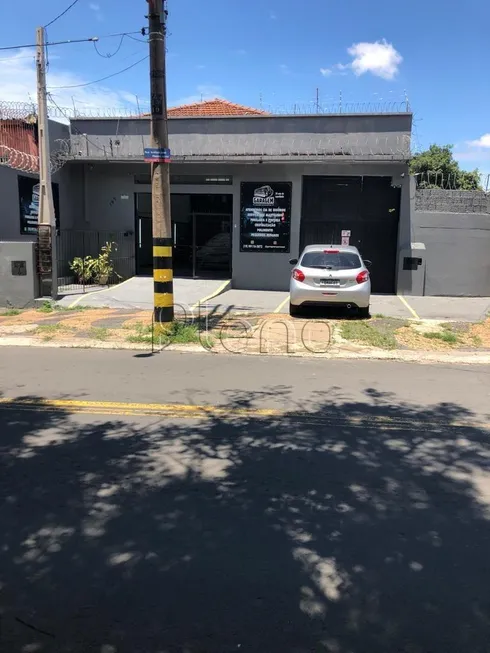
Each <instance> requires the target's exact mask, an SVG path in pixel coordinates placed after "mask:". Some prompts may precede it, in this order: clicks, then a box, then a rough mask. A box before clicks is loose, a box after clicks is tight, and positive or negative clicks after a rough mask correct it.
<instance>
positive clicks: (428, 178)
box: [414, 170, 490, 193]
mask: <svg viewBox="0 0 490 653" xmlns="http://www.w3.org/2000/svg"><path fill="white" fill-rule="evenodd" d="M467 175H472V173H471V172H470V173H466V174H465V171H460V172H457V173H444V172H440V171H430V170H428V171H426V172H421V173H417V174H416V175H414V176H415V180H416V184H417V188H418V189H420V190H424V189H425V190H431V189H433V190H437V189H442V190H461V191H465V190H483V191H484V192H486V193H488V192H490V174H487V173H479V174H478V175H477V179H476V182H477V184H478V186H479V188H475V189H471V188H466V189H464V188H462V186H464V185H465V176H466V179H468V177H467ZM466 185H467V182H466Z"/></svg>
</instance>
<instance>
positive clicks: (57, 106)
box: [47, 93, 106, 154]
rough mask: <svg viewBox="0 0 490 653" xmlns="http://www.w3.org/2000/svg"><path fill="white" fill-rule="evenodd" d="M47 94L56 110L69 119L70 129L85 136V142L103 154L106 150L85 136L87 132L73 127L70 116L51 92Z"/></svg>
mask: <svg viewBox="0 0 490 653" xmlns="http://www.w3.org/2000/svg"><path fill="white" fill-rule="evenodd" d="M47 96H48V97H49V99H50V100H51V102H52V103H53V104H54V106H55V107H56V108H57V109H58V111H59V112H60V113H61V115H62V116H64V117H65V118H66V120H68V121H69V123H70V130H72V129H73V130H74V131H75V132H76V133H77V134H78V136H82V137H83V138H85V140H86V141H87V143H90V145H93V146H94V147H95V148H97V149H98V150H100V151H101V152H104V154H106V151H105V149H104V148H103V147H100V145H97V143H94V142H93V141H91V140H90V138H89V137H88V136H87V134H83V133H82V132H81V131H80V130H79V129H77V127H75V126H74V125H73V123H72V121H71V118H70V116H68V115H67V113H66V112H65V111H64V110H63V109H62V108H61V107H60V106H59V104H57V103H56V101H55V100H54V98H53V95H52V94H51V93H47ZM75 117H76V116H75Z"/></svg>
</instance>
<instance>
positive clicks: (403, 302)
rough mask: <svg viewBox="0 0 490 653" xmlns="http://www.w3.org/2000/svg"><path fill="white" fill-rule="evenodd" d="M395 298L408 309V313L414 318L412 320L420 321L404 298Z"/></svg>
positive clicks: (399, 296) (400, 296) (401, 296)
mask: <svg viewBox="0 0 490 653" xmlns="http://www.w3.org/2000/svg"><path fill="white" fill-rule="evenodd" d="M397 297H398V299H399V300H400V301H401V303H402V304H404V305H405V307H406V308H408V310H409V311H410V313H411V314H412V315H413V316H414V318H415V319H416V320H420V317H419V315H418V314H417V312H416V311H414V309H413V308H412V307H411V306H410V304H409V303H408V302H407V300H406V299H405V297H403V295H397Z"/></svg>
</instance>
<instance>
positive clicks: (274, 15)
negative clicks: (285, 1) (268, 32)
mask: <svg viewBox="0 0 490 653" xmlns="http://www.w3.org/2000/svg"><path fill="white" fill-rule="evenodd" d="M269 18H270V19H271V20H277V14H276V12H275V11H270V12H269Z"/></svg>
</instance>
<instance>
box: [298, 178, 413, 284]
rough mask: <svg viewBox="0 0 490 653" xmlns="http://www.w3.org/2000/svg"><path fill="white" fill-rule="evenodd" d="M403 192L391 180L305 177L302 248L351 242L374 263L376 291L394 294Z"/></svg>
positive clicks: (372, 271) (373, 278)
mask: <svg viewBox="0 0 490 653" xmlns="http://www.w3.org/2000/svg"><path fill="white" fill-rule="evenodd" d="M399 217H400V189H399V188H395V187H393V186H392V185H391V177H303V201H302V217H301V248H303V247H305V246H306V245H311V244H315V243H322V244H340V243H341V242H342V240H341V239H342V231H343V230H348V231H350V232H351V236H350V244H351V245H354V246H355V247H357V248H358V249H359V251H360V252H361V255H362V256H363V258H365V259H368V260H370V261H372V263H373V265H372V268H371V281H372V289H373V292H376V293H386V294H391V293H394V292H395V278H396V255H397V243H398V222H399Z"/></svg>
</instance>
